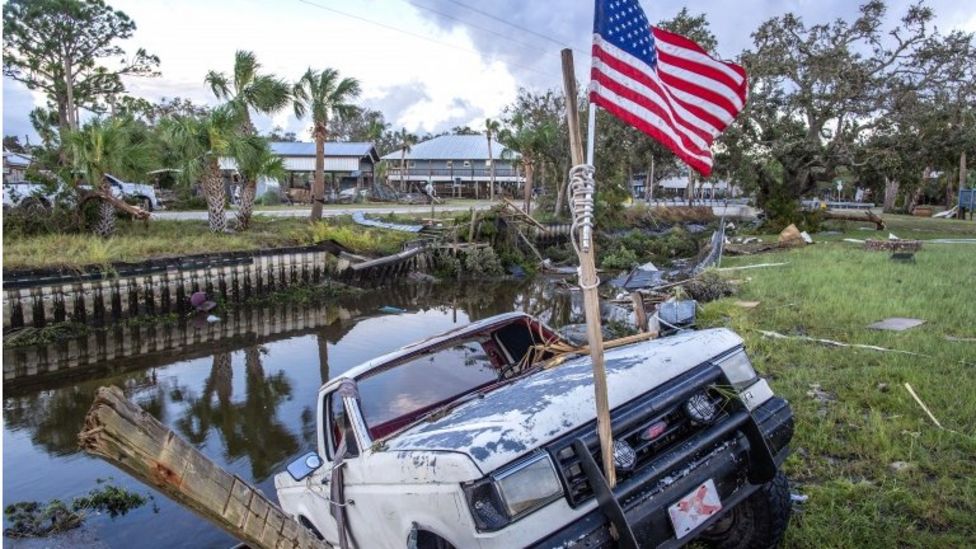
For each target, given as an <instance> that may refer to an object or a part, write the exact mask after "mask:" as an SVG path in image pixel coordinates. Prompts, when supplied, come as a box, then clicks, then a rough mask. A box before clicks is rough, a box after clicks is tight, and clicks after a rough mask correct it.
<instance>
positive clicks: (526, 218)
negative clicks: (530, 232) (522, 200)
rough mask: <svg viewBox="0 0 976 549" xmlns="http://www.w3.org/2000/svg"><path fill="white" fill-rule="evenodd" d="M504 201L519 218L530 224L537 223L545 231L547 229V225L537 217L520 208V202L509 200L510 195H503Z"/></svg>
mask: <svg viewBox="0 0 976 549" xmlns="http://www.w3.org/2000/svg"><path fill="white" fill-rule="evenodd" d="M502 203H503V204H504V205H505V206H508V209H509V210H511V211H512V213H514V214H515V216H516V217H517V218H519V219H521V220H522V221H525V222H526V223H529V224H530V225H535V226H536V227H538V228H539V229H542V230H543V231H544V230H546V226H545V225H543V224H542V223H539V222H538V221H536V219H535V218H534V217H532V216H531V215H529V214H527V213H525V212H524V211H523V210H522V208H520V207H519V206H518V204H516V203H514V202H512V201H511V200H509V199H508V197H504V196H503V197H502Z"/></svg>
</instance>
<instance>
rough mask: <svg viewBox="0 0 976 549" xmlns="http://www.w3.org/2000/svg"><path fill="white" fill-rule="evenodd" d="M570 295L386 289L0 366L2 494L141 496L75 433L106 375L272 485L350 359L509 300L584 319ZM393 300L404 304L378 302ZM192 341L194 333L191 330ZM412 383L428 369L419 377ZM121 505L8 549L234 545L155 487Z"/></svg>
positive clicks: (509, 289)
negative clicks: (25, 370) (114, 351)
mask: <svg viewBox="0 0 976 549" xmlns="http://www.w3.org/2000/svg"><path fill="white" fill-rule="evenodd" d="M574 301H575V300H572V299H570V297H569V295H568V294H566V293H562V292H560V291H558V290H556V289H554V287H553V285H552V284H551V283H549V282H548V281H545V280H539V279H537V280H535V281H531V282H512V281H508V282H504V283H495V284H465V285H437V286H416V285H414V286H405V287H398V288H384V289H381V290H378V291H373V292H370V293H368V294H365V295H361V296H357V297H355V298H350V299H345V300H340V301H339V302H337V303H333V304H330V305H325V306H322V309H323V310H322V311H318V312H319V313H322V314H320V315H318V316H317V318H320V319H324V320H323V321H322V322H320V323H319V325H316V326H314V327H309V328H305V329H302V328H301V327H299V328H297V329H292V330H287V331H282V330H275V329H273V328H274V325H276V324H280V322H278V321H279V320H280V318H281V317H285V316H287V315H289V314H292V312H293V311H292V309H294V307H292V306H282V307H281V308H280V309H279V310H273V311H271V314H264V315H262V317H261V318H265V319H266V322H267V323H269V324H270V325H269V326H263V327H262V326H257V327H254V326H252V327H250V328H249V331H248V333H240V334H231V335H232V336H233V337H228V338H225V339H223V340H221V341H220V342H219V343H214V342H199V343H194V341H195V338H194V337H192V336H193V334H192V331H193V330H201V329H203V328H202V327H200V326H199V325H195V324H192V323H190V324H187V325H184V326H181V329H182V330H185V331H187V332H190V333H187V334H183V335H184V336H185V337H184V338H183V339H180V341H181V342H185V344H184V345H178V346H176V347H174V348H171V349H169V350H167V351H166V353H162V354H161V353H155V354H154V355H152V356H149V355H146V356H144V357H136V358H134V359H133V358H126V359H123V360H116V361H104V362H102V363H98V364H94V365H91V366H86V367H85V368H75V369H71V370H70V371H65V372H66V373H65V374H63V375H60V374H57V373H55V374H51V373H47V374H46V375H44V376H34V377H33V378H32V377H30V376H24V377H15V378H13V379H10V378H6V379H5V381H4V399H3V428H4V431H3V501H4V504H5V505H6V504H10V503H13V502H16V501H25V500H30V501H41V502H44V501H48V500H50V499H52V498H59V499H62V500H65V501H70V500H71V499H72V498H74V497H77V496H81V495H84V494H86V493H87V492H88V491H90V490H92V489H94V488H96V487H98V486H99V484H98V483H99V481H100V480H103V479H112V481H113V482H114V483H115V484H117V485H120V486H123V487H125V488H128V489H130V490H134V491H136V492H139V493H142V494H150V493H152V492H151V491H150V490H149V489H148V488H146V487H145V486H143V485H142V484H140V483H138V482H136V481H135V480H133V479H131V478H129V477H128V476H126V475H125V474H124V473H122V472H120V471H118V470H117V469H115V468H113V467H112V466H110V465H108V464H106V463H105V462H103V461H101V460H98V459H94V458H91V457H89V456H87V455H84V454H82V453H81V452H80V451H79V450H78V449H77V442H76V441H77V433H78V431H79V430H80V428H81V426H82V419H83V417H84V415H85V412H86V411H87V410H88V407H89V405H90V404H91V398H92V394H93V392H94V391H95V389H96V388H98V387H99V386H102V385H118V386H121V387H123V388H125V391H126V393H127V395H128V396H129V397H130V398H131V399H133V400H134V401H135V402H137V403H138V404H139V405H141V406H142V407H143V408H145V409H146V410H148V411H149V412H150V413H152V414H153V415H154V416H155V417H156V418H158V419H159V420H160V421H162V422H163V423H164V424H166V425H168V426H169V427H171V428H172V429H174V430H175V431H176V432H177V433H179V434H180V435H181V436H183V437H184V438H186V439H187V440H189V441H190V442H192V443H193V444H194V445H196V447H197V448H198V449H199V450H200V451H201V452H203V453H204V454H205V455H207V456H208V457H209V458H211V459H213V460H214V461H215V462H217V463H219V464H220V465H221V466H223V467H224V468H226V469H227V470H229V471H231V472H233V473H235V474H237V475H240V476H241V477H242V478H245V479H247V480H249V481H250V482H251V483H253V484H254V485H256V486H258V487H260V488H261V489H262V490H264V492H265V493H266V494H269V495H271V496H272V497H274V481H273V475H274V474H275V473H277V472H280V471H282V470H283V467H284V465H285V464H286V463H287V462H288V461H289V460H290V458H292V457H294V456H296V455H299V454H301V453H302V452H304V451H307V450H310V449H314V444H315V443H314V441H315V431H314V429H315V424H314V412H313V410H314V406H315V399H314V397H315V394H316V391H317V390H318V388H319V386H320V385H321V384H322V383H323V382H324V381H326V380H327V379H329V378H330V376H335V375H338V374H341V373H342V372H344V371H346V370H347V369H349V368H351V367H353V366H355V365H357V364H359V363H361V362H364V361H366V360H369V359H370V358H373V357H375V356H377V355H380V354H382V353H385V352H388V351H392V350H394V349H396V348H399V347H401V346H403V345H405V344H407V343H410V342H413V341H416V340H418V339H421V338H424V337H427V336H430V335H433V334H435V333H438V332H441V331H444V330H448V329H450V328H452V327H455V326H457V325H461V324H464V323H467V322H469V321H473V320H479V319H482V318H485V317H488V316H491V315H494V314H498V313H503V312H508V311H514V310H518V311H525V312H529V313H531V314H534V315H537V316H539V317H540V318H542V319H543V320H545V321H546V322H548V323H550V324H551V325H553V326H560V325H563V324H565V323H568V322H578V321H579V319H578V316H577V315H578V314H579V308H578V306H574V303H573V302H574ZM384 306H391V307H396V308H397V309H402V310H403V312H399V313H389V312H386V313H384V312H382V311H381V310H380V308H381V307H384ZM197 339H198V338H197ZM416 382H417V383H418V387H419V386H420V384H422V383H423V380H421V379H418V380H416ZM153 507H154V505H152V504H149V505H146V506H143V507H141V508H139V509H136V510H134V511H132V512H130V513H129V514H127V515H126V516H123V517H120V518H115V519H111V518H109V517H107V516H95V517H89V519H88V520H87V521H86V524H85V526H83V527H82V528H81V529H79V530H75V531H72V532H70V533H69V534H63V535H59V536H55V537H52V538H47V539H43V540H11V539H9V538H5V539H4V540H3V541H4V545H5V546H8V545H9V546H10V547H76V546H95V547H142V548H163V547H166V548H169V547H225V548H226V547H230V546H231V545H233V544H234V543H236V542H235V541H234V540H233V539H231V538H230V537H229V536H227V535H226V534H224V533H222V532H221V531H220V530H218V529H217V528H215V527H213V526H210V524H209V523H207V522H205V521H204V520H202V519H199V518H197V517H196V516H195V515H193V514H192V513H190V512H189V511H186V510H184V509H183V508H182V507H180V506H178V505H176V504H174V503H172V502H170V501H169V500H168V499H166V498H164V497H163V496H156V497H155V507H156V509H154V508H153Z"/></svg>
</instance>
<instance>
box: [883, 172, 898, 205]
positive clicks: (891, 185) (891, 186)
mask: <svg viewBox="0 0 976 549" xmlns="http://www.w3.org/2000/svg"><path fill="white" fill-rule="evenodd" d="M899 186H900V185H899V184H898V181H896V180H894V179H888V178H887V177H886V178H885V188H884V203H883V204H882V210H883V211H884V212H885V213H891V212H892V211H894V209H895V202H896V201H897V200H898V187H899Z"/></svg>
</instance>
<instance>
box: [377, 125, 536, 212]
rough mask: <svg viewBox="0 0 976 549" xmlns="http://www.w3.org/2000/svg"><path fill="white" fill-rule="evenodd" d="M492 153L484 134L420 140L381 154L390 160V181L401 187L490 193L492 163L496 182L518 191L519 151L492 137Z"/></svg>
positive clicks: (450, 192) (520, 181) (480, 193)
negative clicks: (428, 187)
mask: <svg viewBox="0 0 976 549" xmlns="http://www.w3.org/2000/svg"><path fill="white" fill-rule="evenodd" d="M491 153H492V154H491V156H490V157H489V155H488V139H487V138H486V137H485V136H484V135H442V136H440V137H435V138H433V139H428V140H427V141H423V142H421V143H417V144H416V145H413V146H412V147H410V149H409V150H408V151H406V152H404V150H403V149H397V150H395V151H393V152H390V153H389V154H386V155H384V156H383V157H382V160H384V161H386V162H388V163H389V165H390V168H389V170H387V177H388V182H389V184H390V185H392V186H394V187H401V190H404V191H407V190H410V187H412V186H414V185H421V186H423V185H426V184H427V183H432V184H433V185H434V186H435V188H436V189H437V193H438V194H439V195H445V194H448V195H450V196H464V195H471V196H475V197H478V196H487V193H488V190H487V187H486V186H487V183H488V182H489V181H491V164H492V163H494V164H495V182H496V184H497V185H500V186H502V187H511V189H512V190H515V188H517V187H518V186H519V185H520V184H521V183H522V181H523V178H522V177H521V174H519V170H518V166H517V160H518V153H516V152H515V151H512V150H510V149H508V148H507V147H505V146H504V145H502V144H501V143H499V142H498V141H496V140H494V139H492V142H491Z"/></svg>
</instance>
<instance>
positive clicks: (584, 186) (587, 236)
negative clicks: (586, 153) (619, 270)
mask: <svg viewBox="0 0 976 549" xmlns="http://www.w3.org/2000/svg"><path fill="white" fill-rule="evenodd" d="M595 173H596V169H595V168H594V167H593V166H591V165H589V164H579V165H576V166H573V167H572V169H570V170H569V192H568V193H567V199H568V200H569V211H570V213H571V214H572V216H573V224H572V225H571V226H570V229H569V234H570V241H571V242H572V243H573V249H574V250H575V251H576V255H577V256H580V257H581V258H582V256H583V254H584V253H587V252H589V251H590V249H591V248H592V245H593V209H594V207H593V206H594V204H593V203H594V199H593V197H594V196H595V194H596V182H595V181H594V180H593V175H594V174H595ZM582 274H583V273H582V270H580V271H579V275H580V276H579V282H580V288H582V289H584V290H588V289H592V288H596V287H598V286H599V285H600V278H599V277H594V278H595V279H594V280H593V281H592V282H591V283H589V284H587V283H586V282H585V281H584V278H583V276H582Z"/></svg>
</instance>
